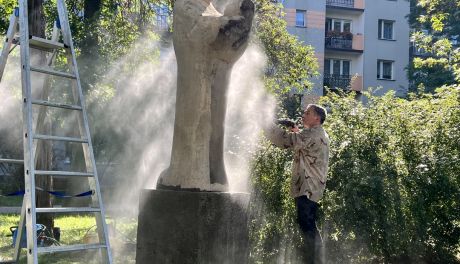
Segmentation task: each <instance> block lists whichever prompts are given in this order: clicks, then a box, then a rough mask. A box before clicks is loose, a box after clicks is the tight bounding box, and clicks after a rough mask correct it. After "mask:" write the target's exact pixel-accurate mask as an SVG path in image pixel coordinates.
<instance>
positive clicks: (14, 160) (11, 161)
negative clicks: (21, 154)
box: [0, 159, 24, 164]
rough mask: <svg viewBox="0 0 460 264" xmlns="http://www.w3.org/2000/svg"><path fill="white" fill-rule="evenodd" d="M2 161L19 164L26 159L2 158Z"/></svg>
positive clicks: (0, 161) (0, 160)
mask: <svg viewBox="0 0 460 264" xmlns="http://www.w3.org/2000/svg"><path fill="white" fill-rule="evenodd" d="M0 163H17V164H24V160H18V159H0Z"/></svg>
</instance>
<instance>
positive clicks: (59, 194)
mask: <svg viewBox="0 0 460 264" xmlns="http://www.w3.org/2000/svg"><path fill="white" fill-rule="evenodd" d="M36 189H37V190H39V191H44V192H47V193H49V194H51V195H54V196H56V197H59V198H74V197H85V196H91V195H93V194H94V191H93V190H89V191H86V192H82V193H79V194H75V195H69V194H66V193H64V192H56V191H47V190H44V189H42V188H39V187H36ZM25 193H26V192H25V191H24V190H20V191H17V192H12V193H8V194H4V195H2V194H0V196H3V197H7V196H21V195H24V194H25Z"/></svg>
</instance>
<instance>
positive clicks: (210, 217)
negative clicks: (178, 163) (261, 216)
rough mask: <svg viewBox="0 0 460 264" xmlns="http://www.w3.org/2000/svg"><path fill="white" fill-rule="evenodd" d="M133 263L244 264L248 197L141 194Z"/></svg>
mask: <svg viewBox="0 0 460 264" xmlns="http://www.w3.org/2000/svg"><path fill="white" fill-rule="evenodd" d="M140 201H141V202H140V208H139V218H138V219H139V223H138V229H137V252H136V263H137V264H147V263H148V264H151V263H180V264H185V263H193V264H195V263H229V264H230V263H232V264H233V263H239V264H244V263H247V262H248V254H249V249H248V243H249V231H248V230H249V229H248V216H247V212H248V209H249V194H247V193H221V192H192V191H168V190H143V191H142V193H141V195H140Z"/></svg>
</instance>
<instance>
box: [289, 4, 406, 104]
mask: <svg viewBox="0 0 460 264" xmlns="http://www.w3.org/2000/svg"><path fill="white" fill-rule="evenodd" d="M282 4H283V6H284V8H285V13H286V15H285V19H286V21H287V29H288V31H289V32H290V33H291V34H293V35H296V36H297V37H298V38H299V40H301V41H303V42H304V43H306V44H310V45H312V46H313V47H314V48H315V52H316V57H317V58H318V63H319V72H320V76H319V77H318V78H316V79H314V80H312V81H313V82H314V88H313V90H312V91H311V92H309V95H308V96H307V98H310V100H314V98H315V97H317V96H320V95H323V94H324V93H325V89H324V86H327V87H329V88H331V89H338V90H339V89H340V90H354V91H363V90H367V89H369V87H373V88H376V87H380V89H379V90H377V92H376V94H378V95H381V94H384V93H386V92H388V91H389V90H394V91H396V95H397V96H401V97H404V96H405V95H406V94H407V90H408V86H409V81H408V79H407V75H406V70H405V68H406V67H407V66H408V64H409V34H410V32H409V24H408V23H407V18H406V16H407V15H408V14H409V12H410V6H409V1H408V0H285V1H282Z"/></svg>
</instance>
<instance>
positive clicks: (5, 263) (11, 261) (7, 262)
mask: <svg viewBox="0 0 460 264" xmlns="http://www.w3.org/2000/svg"><path fill="white" fill-rule="evenodd" d="M9 263H16V261H14V260H0V264H9Z"/></svg>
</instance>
